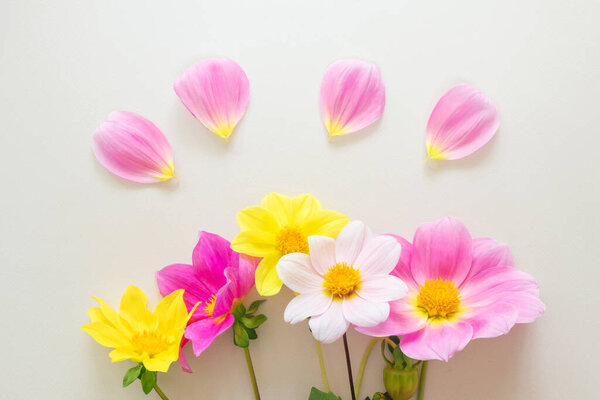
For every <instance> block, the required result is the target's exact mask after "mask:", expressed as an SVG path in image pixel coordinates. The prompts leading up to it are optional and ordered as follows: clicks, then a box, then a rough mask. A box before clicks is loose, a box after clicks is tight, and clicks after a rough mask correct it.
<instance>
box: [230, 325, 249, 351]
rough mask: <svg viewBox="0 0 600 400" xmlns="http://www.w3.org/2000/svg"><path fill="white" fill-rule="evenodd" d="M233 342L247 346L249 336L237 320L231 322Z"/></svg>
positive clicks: (240, 345)
mask: <svg viewBox="0 0 600 400" xmlns="http://www.w3.org/2000/svg"><path fill="white" fill-rule="evenodd" d="M233 343H235V345H236V346H239V347H248V345H249V344H250V336H249V335H248V332H247V331H246V329H245V328H244V327H243V326H242V324H240V323H239V322H237V321H236V322H234V323H233Z"/></svg>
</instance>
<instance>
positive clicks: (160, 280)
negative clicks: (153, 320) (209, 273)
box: [156, 264, 214, 320]
mask: <svg viewBox="0 0 600 400" xmlns="http://www.w3.org/2000/svg"><path fill="white" fill-rule="evenodd" d="M156 283H157V284H158V290H159V291H160V294H161V295H162V296H167V295H169V294H170V293H172V292H174V291H176V290H179V289H184V290H185V292H184V293H183V301H184V302H185V305H186V307H187V309H188V311H191V310H192V309H193V308H194V306H195V305H196V303H198V302H202V303H205V302H206V301H207V300H209V299H210V297H211V296H212V295H213V294H214V292H213V291H212V289H211V288H209V287H207V286H206V283H205V281H204V278H203V276H202V273H201V272H200V271H199V270H198V269H197V268H194V267H193V266H191V265H187V264H172V265H169V266H167V267H164V268H163V269H161V270H159V271H157V272H156ZM204 316H205V315H204V309H203V308H202V307H197V308H196V310H195V311H194V315H193V316H192V320H197V319H199V318H204Z"/></svg>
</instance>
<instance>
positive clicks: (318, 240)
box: [82, 59, 545, 400]
mask: <svg viewBox="0 0 600 400" xmlns="http://www.w3.org/2000/svg"><path fill="white" fill-rule="evenodd" d="M175 91H176V93H177V95H178V96H179V97H180V98H181V100H182V102H183V103H184V105H185V106H186V107H187V108H188V110H190V112H191V113H192V114H193V115H194V116H195V117H196V118H197V119H198V120H199V121H200V122H202V123H203V124H204V125H205V126H206V127H207V128H208V129H209V130H211V131H212V132H214V133H215V134H216V135H218V136H220V137H223V138H224V139H226V140H227V139H229V137H230V135H231V134H232V132H233V131H234V129H235V127H236V124H237V123H238V122H239V121H240V119H241V118H242V116H243V114H244V113H245V111H246V107H247V104H248V99H249V84H248V79H247V77H246V74H245V73H244V71H243V70H242V69H241V67H240V66H239V65H238V64H236V63H235V62H233V61H231V60H226V59H213V60H207V61H204V62H201V63H199V64H196V65H194V66H192V67H191V68H190V69H188V70H187V71H186V72H185V73H184V74H183V75H182V76H181V77H180V78H179V79H178V80H177V81H176V82H175ZM384 104H385V88H384V86H383V83H382V81H381V76H380V72H379V69H378V68H377V66H376V65H374V64H371V63H366V62H363V61H359V60H341V61H338V62H336V63H334V64H333V65H332V66H331V67H330V68H329V69H328V70H327V72H326V73H325V76H324V78H323V83H322V86H321V111H322V115H323V120H324V122H325V126H326V129H327V131H328V132H329V137H330V139H331V138H334V137H337V136H343V135H345V134H348V133H351V132H355V131H358V130H360V129H362V128H364V127H366V126H368V125H370V124H371V123H373V122H374V121H376V120H378V119H379V118H380V117H381V114H382V112H383V109H384ZM498 125H499V119H498V115H497V111H496V108H495V105H494V104H493V102H492V101H491V100H490V99H489V98H487V97H486V96H485V95H483V94H482V93H481V92H479V91H478V90H477V89H475V88H473V87H472V86H469V85H458V86H456V87H454V88H452V89H450V91H448V92H447V93H446V94H445V95H444V96H443V97H442V98H441V99H440V101H439V102H438V104H437V105H436V107H435V108H434V110H433V112H432V114H431V117H430V119H429V123H428V126H427V135H426V150H427V153H428V155H429V157H430V158H432V159H438V160H443V159H446V160H451V159H456V158H461V157H464V156H467V155H468V154H471V153H472V152H474V151H476V150H477V149H478V148H480V147H481V146H483V145H484V144H485V143H486V142H487V141H489V139H490V138H491V137H492V136H493V135H494V134H495V132H496V130H497V128H498ZM93 143H94V144H93V150H94V152H95V154H96V156H97V158H98V160H99V161H100V162H101V163H102V164H103V165H104V166H105V167H106V168H107V169H109V170H110V171H111V172H113V173H115V174H117V175H119V176H121V177H122V178H125V179H129V180H132V181H135V182H139V183H153V182H160V181H165V180H169V179H171V178H173V177H175V173H174V164H173V156H172V151H171V147H170V144H169V142H168V141H167V139H166V138H165V136H164V135H163V134H162V132H161V131H160V130H159V129H158V128H157V127H156V126H155V125H154V124H153V123H152V122H150V121H149V120H147V119H145V118H144V117H142V116H139V115H137V114H134V113H131V112H124V111H119V112H115V113H113V114H111V115H110V116H109V118H108V120H107V121H106V122H104V123H103V124H102V125H101V126H100V127H99V128H98V130H97V131H96V133H95V134H94V141H93ZM236 221H237V224H238V225H239V228H240V232H239V234H237V236H235V237H234V238H233V239H232V240H231V242H229V241H228V240H227V239H225V238H223V237H221V236H219V235H218V234H214V233H209V232H205V231H201V232H200V235H199V239H198V243H197V245H196V246H195V248H194V249H193V251H192V259H191V264H171V265H168V266H165V267H164V268H162V269H160V270H159V271H156V283H157V286H158V289H159V291H160V293H161V295H162V296H163V298H162V300H161V301H160V302H159V303H158V304H157V305H156V307H155V308H154V311H153V312H152V311H150V310H149V309H148V308H147V299H146V295H145V294H144V292H143V291H142V290H141V289H139V288H137V287H136V286H129V287H128V288H127V289H126V290H125V293H124V294H123V297H122V299H121V303H120V306H119V309H118V311H117V310H115V309H113V308H111V307H110V306H109V305H108V304H106V303H105V302H104V301H103V300H101V299H99V298H95V297H94V299H95V300H96V301H97V302H98V304H99V306H98V307H94V308H90V309H89V310H88V314H89V317H90V320H91V321H90V323H88V324H86V325H84V326H83V327H82V329H83V330H84V331H85V332H87V333H88V334H89V335H90V336H91V337H92V338H93V339H94V340H96V341H97V342H98V343H99V344H101V345H103V346H106V347H110V348H112V349H113V350H112V351H111V352H110V354H109V356H110V358H111V360H112V361H113V362H118V361H124V360H131V361H133V362H134V365H133V366H132V367H131V368H130V369H129V370H127V372H126V373H125V376H124V377H123V386H129V385H131V384H132V383H133V382H135V381H137V380H139V381H140V383H141V388H142V390H143V391H144V393H146V394H148V393H150V392H152V391H153V390H154V391H155V392H156V394H157V395H158V396H160V397H161V398H162V399H168V397H167V395H166V394H165V393H164V392H163V391H162V389H161V388H160V386H159V384H158V375H157V373H158V372H163V373H166V372H168V370H169V367H170V365H171V364H172V363H173V362H179V364H180V366H181V368H182V369H183V370H184V371H186V372H190V373H191V372H192V370H191V368H190V366H189V364H188V362H187V360H186V358H185V356H184V353H183V348H184V347H185V346H186V345H187V344H188V342H190V343H191V348H192V350H193V353H194V355H195V356H196V357H200V356H201V355H202V353H203V352H204V350H206V349H207V348H208V347H209V346H210V345H211V344H212V343H213V341H214V339H215V338H216V337H217V336H219V335H221V334H230V335H231V337H232V339H233V344H234V345H235V346H238V347H240V348H242V349H243V352H244V354H245V358H246V362H247V366H248V372H249V377H250V383H251V387H252V392H253V394H254V398H255V399H256V400H258V399H260V391H259V385H258V380H257V377H256V373H255V370H254V367H253V364H252V358H251V354H250V350H249V348H250V343H251V341H252V340H257V339H258V333H259V327H261V325H262V324H263V323H265V321H266V320H267V316H266V315H264V314H261V313H260V307H261V304H262V303H263V302H264V301H266V299H261V300H257V301H254V302H252V303H249V302H247V301H246V297H247V295H248V293H249V292H250V291H251V290H252V288H253V287H256V290H257V292H258V294H259V295H261V296H263V297H270V296H275V295H277V294H278V293H279V292H280V291H281V290H282V287H283V286H286V287H287V288H288V289H289V290H291V291H292V292H294V293H295V294H296V296H295V297H294V298H293V299H292V300H291V301H290V303H289V304H288V305H287V307H286V309H285V312H284V313H283V315H282V316H281V315H271V316H270V317H271V318H281V317H283V319H284V320H285V321H286V322H288V323H290V324H297V323H303V322H305V321H306V322H308V329H307V333H309V332H310V334H312V335H313V337H314V339H315V343H316V349H317V352H316V354H317V356H318V359H317V360H316V361H318V363H315V365H317V364H318V365H319V368H320V370H321V374H322V377H323V382H322V387H321V389H323V390H320V389H317V388H316V387H313V388H312V389H311V390H310V392H309V391H308V388H307V392H309V395H308V396H309V397H308V398H309V399H310V400H320V399H322V400H335V399H340V397H339V396H337V395H336V394H334V392H333V391H332V389H331V388H330V386H329V383H328V379H327V372H326V370H325V364H324V361H323V355H322V351H321V344H329V343H333V342H336V341H338V340H340V339H342V342H343V346H344V348H345V354H346V365H347V370H348V381H349V386H350V393H351V397H352V400H355V399H357V398H361V399H362V398H364V397H362V396H363V395H364V394H361V392H360V389H361V382H362V377H363V374H364V371H365V368H366V365H367V360H368V358H369V355H370V353H371V352H372V349H373V348H374V347H375V346H380V348H381V354H382V357H383V358H384V360H385V367H384V369H383V371H382V384H383V385H382V390H381V392H378V393H375V394H369V396H368V397H367V399H369V400H371V399H372V400H383V399H388V400H389V399H391V400H408V399H409V398H411V397H412V396H414V395H415V394H416V395H417V398H418V399H423V398H424V393H425V392H424V390H425V382H426V374H427V368H428V362H429V361H430V360H440V361H443V362H448V361H449V360H450V358H451V357H452V356H454V355H455V354H456V353H457V352H459V351H461V350H462V349H463V348H465V346H466V345H467V344H468V343H469V341H471V340H473V339H478V338H492V337H496V336H499V335H503V334H506V333H508V331H509V330H510V329H511V328H512V327H513V326H514V325H515V324H518V323H528V322H532V321H534V320H535V319H536V318H538V317H539V316H540V315H541V314H542V313H543V312H544V310H545V306H544V304H543V303H542V302H541V300H540V299H539V290H538V285H537V282H536V280H535V279H534V278H533V277H532V276H530V275H528V274H527V273H525V272H521V271H520V270H518V269H516V268H515V266H514V262H513V258H512V255H511V252H510V249H509V247H508V246H507V245H506V244H503V243H500V242H498V241H496V240H494V239H491V238H487V237H477V238H473V237H472V236H471V234H470V233H469V231H468V230H467V228H466V227H465V226H464V224H462V223H461V222H460V221H459V220H457V219H455V218H452V217H445V218H442V219H439V220H436V221H433V222H427V223H424V224H422V225H421V226H419V227H418V228H417V229H416V231H415V234H414V237H413V238H412V240H408V239H406V238H403V237H401V236H397V235H395V234H392V233H385V234H378V233H374V232H372V231H371V229H369V227H368V226H367V225H366V224H365V223H364V222H362V221H360V220H355V219H352V220H350V219H349V218H348V217H347V216H346V215H344V214H342V213H340V212H338V211H334V210H330V209H324V208H323V207H322V205H321V203H320V202H319V201H318V200H317V199H316V198H315V197H314V196H313V195H310V194H300V195H297V196H294V197H288V196H286V195H282V194H279V193H269V194H267V195H266V196H265V197H264V198H263V200H262V202H261V204H260V205H259V206H250V207H247V208H245V209H243V210H241V211H239V212H238V213H237V216H236ZM351 326H352V328H354V329H355V330H356V331H358V332H360V333H362V334H364V335H368V336H371V337H372V340H371V341H370V343H369V344H368V346H367V348H366V349H365V352H364V356H363V358H362V360H361V364H360V367H359V369H358V372H357V374H356V375H355V374H354V373H353V371H352V363H351V360H350V352H349V344H348V339H347V337H346V332H347V330H348V329H349V328H350V327H351ZM248 391H249V392H250V385H249V386H248ZM359 396H360V397H359ZM249 397H250V396H249Z"/></svg>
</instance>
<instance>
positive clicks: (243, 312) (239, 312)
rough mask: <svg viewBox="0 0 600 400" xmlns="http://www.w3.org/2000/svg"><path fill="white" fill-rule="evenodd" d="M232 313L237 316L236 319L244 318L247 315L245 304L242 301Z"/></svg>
mask: <svg viewBox="0 0 600 400" xmlns="http://www.w3.org/2000/svg"><path fill="white" fill-rule="evenodd" d="M231 314H233V316H234V317H235V319H240V318H242V317H243V316H244V315H246V307H244V305H243V304H242V303H240V305H238V306H237V307H236V308H235V309H234V310H233V311H232V312H231Z"/></svg>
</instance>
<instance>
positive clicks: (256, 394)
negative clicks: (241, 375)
mask: <svg viewBox="0 0 600 400" xmlns="http://www.w3.org/2000/svg"><path fill="white" fill-rule="evenodd" d="M244 355H245V356H246V365H248V374H250V380H251V381H252V389H253V390H254V399H255V400H260V393H259V391H258V383H256V375H255V374H254V366H253V365H252V358H250V350H248V348H247V347H244Z"/></svg>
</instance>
